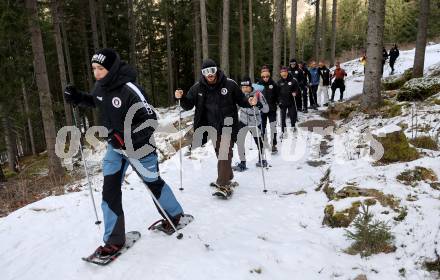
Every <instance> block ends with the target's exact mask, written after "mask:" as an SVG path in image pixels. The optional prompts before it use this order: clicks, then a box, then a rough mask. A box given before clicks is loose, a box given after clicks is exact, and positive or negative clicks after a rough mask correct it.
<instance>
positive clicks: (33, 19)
mask: <svg viewBox="0 0 440 280" xmlns="http://www.w3.org/2000/svg"><path fill="white" fill-rule="evenodd" d="M26 8H27V10H28V16H29V18H28V20H29V31H30V34H31V39H32V40H31V41H32V51H33V54H34V64H35V76H36V80H37V87H38V93H39V97H40V110H41V115H42V117H43V127H44V136H45V140H46V146H47V155H48V157H49V161H48V162H49V175H57V176H62V175H63V174H64V170H63V168H62V166H61V162H60V159H59V158H58V157H57V155H56V154H55V138H56V131H55V119H54V115H53V110H52V98H51V96H50V88H49V79H48V77H47V68H46V59H45V57H44V48H43V40H42V37H41V30H40V25H39V22H38V11H37V0H26Z"/></svg>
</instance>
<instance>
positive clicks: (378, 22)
mask: <svg viewBox="0 0 440 280" xmlns="http://www.w3.org/2000/svg"><path fill="white" fill-rule="evenodd" d="M384 22H385V0H370V1H369V2H368V30H367V61H368V63H367V64H366V70H365V79H364V87H363V92H362V93H363V98H362V103H361V107H362V108H363V109H373V108H376V107H378V106H379V105H380V102H381V95H380V93H381V87H382V84H381V77H382V48H383V32H384Z"/></svg>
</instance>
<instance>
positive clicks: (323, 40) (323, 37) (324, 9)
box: [321, 0, 327, 60]
mask: <svg viewBox="0 0 440 280" xmlns="http://www.w3.org/2000/svg"><path fill="white" fill-rule="evenodd" d="M321 1H322V23H321V29H322V32H321V57H322V59H324V60H325V59H327V34H326V33H327V0H321Z"/></svg>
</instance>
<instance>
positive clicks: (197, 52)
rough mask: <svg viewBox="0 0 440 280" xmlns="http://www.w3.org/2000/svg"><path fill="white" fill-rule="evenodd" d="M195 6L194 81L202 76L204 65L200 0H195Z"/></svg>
mask: <svg viewBox="0 0 440 280" xmlns="http://www.w3.org/2000/svg"><path fill="white" fill-rule="evenodd" d="M193 8H194V38H195V43H194V45H195V46H194V66H195V67H194V68H195V69H194V81H197V80H198V79H199V77H200V68H201V67H202V49H201V47H200V40H201V37H200V4H199V2H198V0H193Z"/></svg>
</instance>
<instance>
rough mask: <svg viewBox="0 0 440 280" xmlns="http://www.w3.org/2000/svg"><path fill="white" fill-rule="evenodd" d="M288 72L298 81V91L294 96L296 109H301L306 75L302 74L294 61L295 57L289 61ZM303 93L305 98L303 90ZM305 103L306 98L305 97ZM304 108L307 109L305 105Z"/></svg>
mask: <svg viewBox="0 0 440 280" xmlns="http://www.w3.org/2000/svg"><path fill="white" fill-rule="evenodd" d="M289 74H290V75H292V77H293V78H295V80H296V81H297V82H298V86H299V92H298V94H297V95H296V96H295V101H296V109H297V111H302V110H303V108H302V104H303V98H304V93H303V91H304V86H305V84H306V77H305V76H304V72H303V71H302V70H301V69H300V68H299V65H298V63H297V61H296V59H294V58H292V59H291V60H290V62H289ZM305 95H306V97H305V98H307V92H305ZM306 104H307V99H306ZM305 110H306V111H307V106H305Z"/></svg>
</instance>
